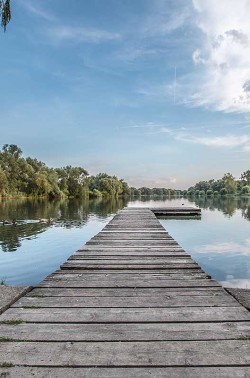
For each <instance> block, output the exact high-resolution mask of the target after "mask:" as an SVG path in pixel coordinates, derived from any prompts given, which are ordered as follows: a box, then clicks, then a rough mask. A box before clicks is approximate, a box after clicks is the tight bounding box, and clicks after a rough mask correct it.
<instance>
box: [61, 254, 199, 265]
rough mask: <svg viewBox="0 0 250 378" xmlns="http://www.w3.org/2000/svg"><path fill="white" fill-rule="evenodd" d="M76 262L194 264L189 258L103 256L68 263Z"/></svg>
mask: <svg viewBox="0 0 250 378" xmlns="http://www.w3.org/2000/svg"><path fill="white" fill-rule="evenodd" d="M71 260H75V261H80V262H84V263H86V264H95V263H98V264H99V265H100V264H119V265H123V264H144V265H151V264H160V265H162V264H185V263H186V264H192V263H193V260H192V259H191V258H187V257H177V256H176V257H169V256H164V257H161V256H153V257H145V256H139V257H138V256H123V257H120V258H116V257H113V256H107V257H106V258H102V257H101V256H100V257H99V256H98V257H97V258H94V257H87V256H86V257H85V256H84V255H80V256H79V255H77V256H75V255H72V256H70V257H69V258H68V261H71Z"/></svg>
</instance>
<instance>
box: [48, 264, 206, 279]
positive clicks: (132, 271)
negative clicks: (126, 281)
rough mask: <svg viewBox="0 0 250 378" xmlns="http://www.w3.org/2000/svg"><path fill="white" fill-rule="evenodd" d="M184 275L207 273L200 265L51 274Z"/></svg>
mask: <svg viewBox="0 0 250 378" xmlns="http://www.w3.org/2000/svg"><path fill="white" fill-rule="evenodd" d="M182 272H183V273H184V274H189V273H191V274H196V273H197V274H199V273H205V272H204V271H203V270H202V269H201V268H200V267H199V265H197V267H196V268H190V269H173V268H171V269H163V270H162V269H159V268H158V269H147V268H145V269H138V270H136V269H103V270H98V269H97V270H94V269H91V270H86V269H82V270H81V269H66V270H65V269H64V270H62V269H58V270H56V271H55V272H53V273H51V275H56V274H64V275H67V274H84V275H87V274H95V275H99V277H100V278H101V277H103V275H104V274H114V273H116V274H119V275H122V274H130V275H131V274H132V275H135V274H150V275H151V274H166V275H167V274H170V275H172V274H181V273H182ZM51 275H49V276H48V277H50V276H51Z"/></svg>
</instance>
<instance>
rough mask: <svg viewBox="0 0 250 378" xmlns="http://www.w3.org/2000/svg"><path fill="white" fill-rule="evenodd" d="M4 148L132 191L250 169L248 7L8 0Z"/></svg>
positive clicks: (227, 0)
mask: <svg viewBox="0 0 250 378" xmlns="http://www.w3.org/2000/svg"><path fill="white" fill-rule="evenodd" d="M12 14H13V19H12V21H11V23H10V24H9V26H8V28H7V31H6V33H4V32H1V33H0V44H1V58H0V79H1V92H0V111H1V118H0V132H1V134H0V135H1V138H0V141H1V145H3V144H5V143H9V144H10V143H13V144H17V145H18V146H19V147H20V148H21V149H22V150H23V152H24V156H32V157H37V158H38V159H39V160H42V161H44V162H45V163H46V164H47V165H49V166H52V167H58V166H64V165H67V164H71V165H77V166H83V167H84V168H86V169H87V170H88V171H89V172H90V173H91V174H96V173H98V172H107V173H109V174H115V175H117V176H119V177H121V178H124V179H125V180H126V181H127V182H128V183H129V184H130V185H133V186H137V187H139V186H144V185H145V186H149V187H157V186H158V187H159V186H160V187H161V186H165V187H173V188H186V187H188V186H190V185H192V184H194V183H195V182H197V181H199V180H206V179H210V178H220V177H221V176H222V175H223V174H224V173H226V172H231V173H233V175H234V176H235V177H236V178H238V177H239V176H240V174H241V173H242V172H243V171H244V170H247V169H250V165H249V163H250V159H249V157H250V23H249V14H250V3H249V1H248V0H241V1H240V2H239V1H236V0H220V1H219V2H218V1H216V0H193V1H191V0H173V1H172V0H107V1H103V0H82V1H80V0H71V1H69V0H12Z"/></svg>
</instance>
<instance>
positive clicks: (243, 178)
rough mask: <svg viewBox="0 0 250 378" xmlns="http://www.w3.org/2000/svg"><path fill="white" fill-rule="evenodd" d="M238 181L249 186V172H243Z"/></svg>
mask: <svg viewBox="0 0 250 378" xmlns="http://www.w3.org/2000/svg"><path fill="white" fill-rule="evenodd" d="M240 179H241V181H242V182H243V184H244V185H250V170H247V171H245V172H243V173H242V175H241V177H240Z"/></svg>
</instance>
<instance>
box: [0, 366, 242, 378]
mask: <svg viewBox="0 0 250 378" xmlns="http://www.w3.org/2000/svg"><path fill="white" fill-rule="evenodd" d="M0 374H2V378H27V377H36V378H72V377H74V378H118V377H119V378H131V377H134V378H167V377H169V378H170V377H171V378H248V377H249V367H242V366H235V367H221V366H216V367H192V366H189V367H174V368H172V367H165V368H151V367H150V368H148V367H147V368H96V367H90V368H89V367H87V368H77V369H74V368H66V367H64V368H53V367H52V368H46V367H42V368H39V367H38V368H37V367H22V366H20V367H17V368H9V369H1V368H0ZM0 376H1V375H0Z"/></svg>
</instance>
